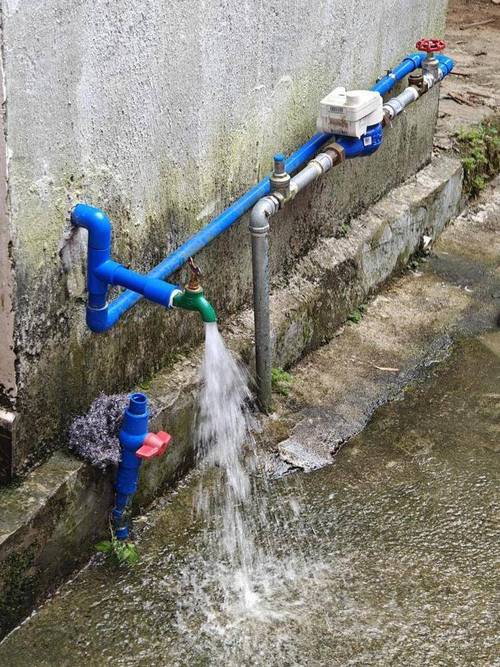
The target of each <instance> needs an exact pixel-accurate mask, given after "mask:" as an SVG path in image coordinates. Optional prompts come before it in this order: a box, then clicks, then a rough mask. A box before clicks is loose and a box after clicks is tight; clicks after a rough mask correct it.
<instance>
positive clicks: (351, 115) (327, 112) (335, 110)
mask: <svg viewBox="0 0 500 667" xmlns="http://www.w3.org/2000/svg"><path fill="white" fill-rule="evenodd" d="M382 105H383V100H382V96H381V95H380V93H377V92H375V91H373V90H348V91H346V89H345V88H342V87H341V88H335V89H334V90H332V92H331V93H329V94H328V95H327V96H326V97H324V98H323V99H322V100H321V102H320V112H319V118H318V130H320V132H330V133H332V134H340V135H344V136H346V137H357V138H360V137H362V136H363V135H364V134H366V130H367V128H368V127H369V126H370V125H377V124H378V123H381V122H382V119H383V116H384V113H383V110H382Z"/></svg>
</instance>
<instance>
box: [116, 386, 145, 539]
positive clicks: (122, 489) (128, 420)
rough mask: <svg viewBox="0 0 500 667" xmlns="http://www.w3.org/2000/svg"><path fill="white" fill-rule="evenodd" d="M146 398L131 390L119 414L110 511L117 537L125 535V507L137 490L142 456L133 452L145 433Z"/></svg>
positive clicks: (139, 445) (138, 446) (141, 441)
mask: <svg viewBox="0 0 500 667" xmlns="http://www.w3.org/2000/svg"><path fill="white" fill-rule="evenodd" d="M148 420H149V413H148V399H147V397H146V396H145V395H144V394H132V396H131V397H130V403H129V405H128V408H127V409H126V410H125V413H124V415H123V421H122V425H121V429H120V433H119V436H118V437H119V439H120V445H121V449H122V460H121V462H120V465H119V467H118V473H117V475H116V483H115V491H116V498H115V507H114V508H113V511H112V513H111V516H112V519H113V528H114V532H115V536H116V537H117V538H118V539H119V540H126V539H127V538H128V534H129V531H128V524H127V521H126V517H125V511H126V509H127V505H128V504H129V501H130V499H131V497H132V496H133V495H134V493H135V492H136V491H137V484H138V481H139V469H140V467H141V463H142V460H141V458H139V457H138V456H137V450H138V449H139V448H140V447H141V445H142V444H143V442H144V439H145V438H146V436H147V434H148Z"/></svg>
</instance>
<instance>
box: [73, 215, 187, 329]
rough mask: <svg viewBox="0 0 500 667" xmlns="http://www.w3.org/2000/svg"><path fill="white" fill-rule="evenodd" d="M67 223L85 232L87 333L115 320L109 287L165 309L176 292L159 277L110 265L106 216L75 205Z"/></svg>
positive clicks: (104, 327) (108, 224)
mask: <svg viewBox="0 0 500 667" xmlns="http://www.w3.org/2000/svg"><path fill="white" fill-rule="evenodd" d="M71 222H72V224H74V225H78V226H80V227H84V228H85V229H87V231H88V235H89V238H88V250H87V291H88V301H87V312H86V320H87V326H88V327H89V329H90V330H91V331H94V332H96V333H100V332H103V331H107V330H108V329H109V328H110V327H112V326H113V324H114V323H115V322H116V320H113V319H111V317H110V315H112V312H110V311H111V305H108V304H107V293H108V288H109V286H110V285H119V286H120V287H125V288H126V289H127V291H130V290H133V292H130V293H132V294H137V295H138V297H139V298H140V297H142V296H145V297H146V298H147V299H149V300H150V301H154V302H155V303H159V304H160V305H162V306H164V307H165V308H168V307H169V306H170V305H171V300H172V295H173V293H174V292H175V291H176V290H178V289H179V287H178V286H177V285H172V284H170V283H167V282H165V281H163V280H160V279H159V278H155V277H152V276H149V275H146V276H145V275H142V274H140V273H137V272H136V271H132V270H131V269H127V268H126V267H124V266H122V265H121V264H118V262H114V261H113V260H112V259H111V258H110V257H111V222H110V221H109V218H108V217H107V215H106V214H105V213H104V212H103V211H101V210H100V209H98V208H95V207H94V206H88V205H87V204H77V205H76V206H75V207H74V209H73V210H72V212H71Z"/></svg>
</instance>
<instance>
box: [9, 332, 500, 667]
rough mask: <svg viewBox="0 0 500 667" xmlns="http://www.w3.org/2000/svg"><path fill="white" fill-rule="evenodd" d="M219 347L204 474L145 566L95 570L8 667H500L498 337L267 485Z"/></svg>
mask: <svg viewBox="0 0 500 667" xmlns="http://www.w3.org/2000/svg"><path fill="white" fill-rule="evenodd" d="M208 338H209V340H208V346H209V354H208V355H207V357H206V358H205V362H204V369H203V378H204V383H203V389H202V396H201V410H200V416H199V422H198V433H199V439H200V443H201V450H200V451H201V454H200V455H201V456H202V457H203V462H202V463H201V464H200V467H199V469H198V470H196V471H195V472H194V473H193V474H192V475H191V476H190V477H189V478H188V479H187V480H185V481H184V482H183V483H182V484H181V485H180V486H179V487H178V489H177V490H176V491H175V492H173V493H171V494H170V495H169V496H167V497H166V498H165V499H164V500H163V502H162V503H161V504H160V507H159V508H157V509H156V510H155V511H154V512H152V514H151V517H150V518H151V521H152V524H151V526H150V527H149V528H148V529H147V530H145V532H144V534H143V537H142V539H141V541H140V544H139V547H140V551H141V556H142V561H141V564H140V566H138V567H136V568H133V569H130V570H126V569H122V570H116V569H114V568H113V567H111V566H110V565H108V564H105V563H104V564H103V563H95V564H93V565H91V566H90V567H89V568H87V569H86V570H85V571H84V572H82V573H81V574H80V575H79V576H78V577H77V578H76V579H75V580H74V581H73V582H72V583H70V584H69V585H66V586H64V587H63V588H62V590H61V592H60V594H59V595H57V596H56V597H55V598H54V599H53V600H51V601H49V602H48V603H47V604H46V605H44V606H43V607H42V608H41V609H40V610H39V611H38V612H37V613H36V614H35V615H34V616H33V617H32V618H31V619H30V620H29V621H28V622H27V623H26V624H25V625H24V626H22V627H21V628H20V629H19V630H17V631H16V632H14V633H12V634H11V635H10V636H9V637H8V638H7V640H6V641H4V643H3V644H1V645H0V665H2V666H3V665H5V666H6V667H39V666H40V667H48V666H50V667H60V666H63V667H64V666H66V665H68V666H70V665H71V666H72V667H73V666H74V665H83V666H85V667H86V666H93V665H103V664H110V665H113V666H122V665H127V666H128V665H131V666H134V667H135V666H139V667H142V666H144V667H146V666H147V667H156V666H158V667H165V666H167V667H170V666H177V665H178V666H185V665H188V666H189V667H195V666H198V665H199V666H203V665H210V666H212V665H214V666H215V665H216V666H217V667H219V666H220V665H224V666H225V665H227V666H229V667H232V666H233V665H238V666H240V665H243V666H247V665H259V666H265V667H274V666H276V667H278V666H279V667H283V666H288V665H299V666H301V667H302V666H305V665H307V666H318V667H332V666H336V665H339V666H340V665H342V666H344V665H359V666H363V667H364V666H366V665H370V667H371V666H379V665H380V666H383V667H386V666H391V665H394V666H397V667H405V666H407V665H408V666H411V667H417V666H419V667H420V666H421V665H457V666H465V665H467V666H468V665H474V666H481V667H482V666H484V667H486V666H488V667H491V666H492V665H498V664H499V662H498V655H497V653H496V650H495V644H496V637H497V636H498V629H499V628H498V616H497V608H496V602H495V600H496V596H495V590H496V575H495V571H496V567H497V566H498V492H497V489H498V474H499V471H500V465H499V461H498V443H499V441H500V437H499V436H500V424H499V414H500V411H499V401H500V394H499V386H500V334H499V333H498V332H495V333H489V334H485V335H483V336H481V337H479V338H477V339H471V340H466V341H464V342H462V343H460V344H459V345H458V346H457V348H456V350H455V352H453V354H452V356H451V357H450V359H449V360H448V361H446V362H444V363H442V364H441V365H439V366H437V367H435V368H432V369H431V370H430V371H429V376H428V378H427V379H426V381H425V382H423V383H416V384H414V385H412V386H410V387H409V388H408V390H407V391H406V392H405V394H404V396H403V397H402V400H399V401H395V402H393V403H391V404H389V405H386V406H384V407H382V408H380V409H379V410H378V412H377V414H376V415H375V418H374V419H373V420H372V422H371V423H370V425H369V426H368V427H367V428H366V429H365V431H364V432H363V433H362V434H360V435H359V436H357V437H356V438H354V439H353V440H352V441H351V442H350V443H349V445H348V446H346V447H345V448H344V449H343V450H342V451H341V452H340V454H339V455H338V456H337V458H336V461H335V464H334V465H332V466H329V467H326V468H324V469H322V470H318V471H316V472H314V473H310V474H308V475H304V474H295V475H291V476H289V477H287V478H284V479H282V480H279V481H274V482H269V483H266V482H264V481H262V479H261V475H260V474H259V469H258V468H259V466H258V457H256V456H255V448H254V447H253V443H252V440H251V437H249V434H248V427H249V421H248V420H249V413H248V411H247V410H246V409H245V405H246V403H247V400H248V394H247V389H246V382H245V378H244V376H242V375H241V373H240V371H239V370H238V367H237V366H236V365H235V364H234V362H233V361H232V360H231V359H230V358H228V357H227V355H226V353H225V352H224V349H223V348H222V344H221V341H220V339H219V338H218V334H217V332H216V331H215V329H214V330H212V331H209V332H208ZM221 369H224V372H223V373H221V376H222V378H221V379H222V381H221V382H220V383H219V384H217V383H214V382H213V379H214V378H213V373H216V372H217V373H219V372H220V371H221ZM233 396H236V397H237V400H236V399H235V400H234V402H233ZM242 406H243V409H242ZM212 414H213V415H214V417H215V419H214V420H212V418H211V415H212ZM228 439H229V441H230V442H228Z"/></svg>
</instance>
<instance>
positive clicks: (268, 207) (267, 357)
mask: <svg viewBox="0 0 500 667" xmlns="http://www.w3.org/2000/svg"><path fill="white" fill-rule="evenodd" d="M278 209H279V203H278V201H277V199H275V198H274V197H272V196H270V197H264V198H263V199H261V200H259V201H258V202H257V204H256V205H255V206H254V208H253V209H252V215H251V218H250V226H249V227H250V234H251V237H252V272H253V285H254V288H253V312H254V323H255V372H256V379H257V400H258V402H259V406H260V408H261V410H262V411H263V412H266V413H268V412H270V411H271V402H272V396H271V371H272V343H271V314H270V308H269V218H270V217H271V215H273V214H274V213H276V211H277V210H278Z"/></svg>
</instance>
